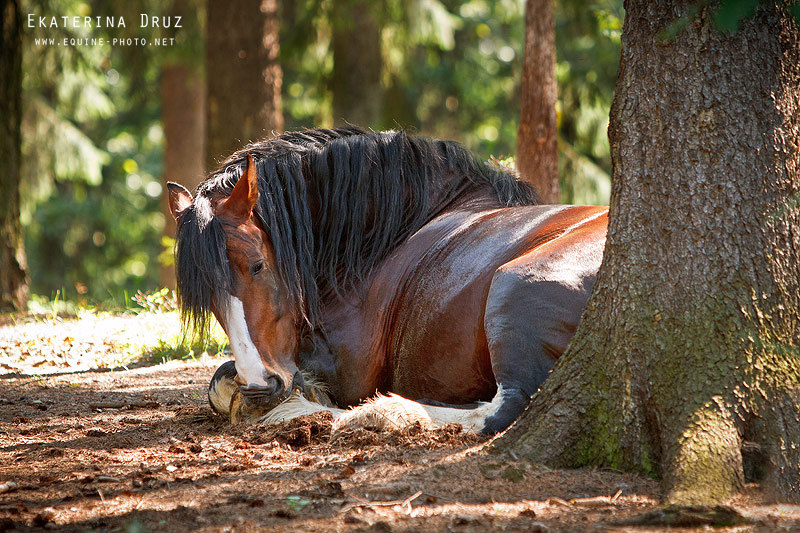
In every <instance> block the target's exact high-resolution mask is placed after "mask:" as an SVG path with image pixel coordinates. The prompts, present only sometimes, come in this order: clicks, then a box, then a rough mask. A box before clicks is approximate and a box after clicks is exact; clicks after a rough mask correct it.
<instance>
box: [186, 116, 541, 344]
mask: <svg viewBox="0 0 800 533" xmlns="http://www.w3.org/2000/svg"><path fill="white" fill-rule="evenodd" d="M247 154H251V155H252V156H253V158H254V160H255V162H256V170H257V175H258V191H259V196H258V203H257V207H256V216H257V218H258V220H259V222H260V223H261V225H262V227H263V228H264V230H265V231H266V232H267V235H268V236H269V238H270V240H271V241H272V245H273V248H274V250H275V258H276V262H277V265H278V269H279V273H280V276H281V278H282V280H283V282H284V283H285V285H286V287H287V288H288V289H289V293H290V298H291V300H292V303H293V305H295V306H296V307H297V309H298V310H299V311H300V313H301V315H302V317H303V320H304V321H305V323H306V325H307V326H308V327H310V328H311V329H312V330H314V329H316V328H318V327H319V320H320V305H321V302H322V301H324V300H325V299H326V298H329V297H331V296H332V295H334V294H341V293H343V292H344V291H347V290H349V289H351V288H352V287H353V286H354V285H355V284H357V283H358V282H359V281H360V280H362V279H363V278H364V277H365V276H366V275H367V274H368V273H369V272H370V271H371V270H372V269H373V268H374V267H375V266H377V265H378V264H379V263H380V262H381V261H383V260H384V259H385V258H386V257H387V256H388V255H389V253H390V252H391V251H392V250H393V249H394V248H395V247H397V246H398V245H399V244H400V243H402V242H403V241H404V240H405V239H407V238H408V237H409V236H410V235H411V234H413V233H414V232H415V231H417V230H418V229H420V228H421V227H422V226H423V225H425V224H426V223H427V222H429V221H430V220H432V219H433V218H434V217H435V216H436V215H437V214H439V213H441V212H442V211H443V210H444V209H446V208H447V206H449V205H451V204H452V203H453V202H454V201H456V200H458V199H459V198H461V197H463V196H464V195H465V194H468V193H470V192H472V191H475V190H477V189H479V188H490V191H489V192H490V193H491V192H492V191H493V193H494V195H495V196H496V198H497V201H498V204H499V205H500V206H516V205H531V204H535V203H538V202H539V199H538V197H537V195H536V193H535V192H534V190H533V189H532V188H531V187H529V186H528V185H527V184H525V183H524V182H521V181H519V180H518V179H517V178H516V177H515V176H514V175H513V174H511V173H509V172H508V171H505V170H501V169H500V168H497V167H494V166H491V165H487V164H485V163H483V162H480V161H478V160H477V158H476V157H475V156H474V155H473V154H472V153H470V152H469V151H467V150H466V149H464V148H463V147H462V146H460V145H459V144H457V143H454V142H450V141H441V140H434V139H428V138H424V137H418V136H413V135H408V134H406V133H405V132H404V131H398V132H382V133H371V132H369V133H368V132H365V131H363V130H361V129H358V128H355V127H347V128H340V129H315V130H307V131H302V132H291V133H285V134H282V135H279V136H277V137H274V138H272V139H269V140H265V141H260V142H256V143H253V144H250V145H248V146H247V147H245V148H243V149H242V150H239V151H238V152H236V153H234V154H233V155H231V156H230V157H229V158H228V159H227V160H226V161H225V162H224V163H223V164H222V166H221V167H220V168H219V170H216V171H215V172H212V173H211V174H210V176H209V177H208V179H207V180H206V181H204V182H203V183H202V184H201V185H200V186H199V187H198V189H197V193H196V196H195V199H194V202H193V205H192V207H191V208H189V209H187V210H186V211H185V212H184V214H183V215H181V217H180V219H179V221H178V234H177V246H176V263H175V264H176V274H177V286H178V294H179V297H180V304H181V312H182V315H183V317H184V321H185V324H186V325H187V326H189V327H190V328H191V329H194V330H195V331H198V332H202V331H204V330H205V328H206V325H207V324H208V319H209V316H210V312H211V308H212V305H217V306H220V307H221V306H223V305H224V301H223V299H219V300H216V301H215V300H214V298H215V295H216V296H221V295H224V294H225V293H226V292H228V291H229V288H230V283H231V277H230V271H229V269H228V263H227V259H226V253H225V250H226V241H225V231H224V228H223V226H222V222H221V221H220V220H219V219H217V218H216V217H214V214H213V210H212V200H213V199H219V198H223V197H227V196H229V195H230V193H231V191H232V190H233V187H234V185H235V184H236V182H237V181H238V179H239V177H240V176H241V175H242V173H243V171H244V168H245V166H246V162H247Z"/></svg>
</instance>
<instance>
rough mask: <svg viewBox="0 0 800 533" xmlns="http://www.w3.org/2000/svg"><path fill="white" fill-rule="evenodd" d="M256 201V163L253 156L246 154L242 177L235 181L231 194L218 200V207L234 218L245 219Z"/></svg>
mask: <svg viewBox="0 0 800 533" xmlns="http://www.w3.org/2000/svg"><path fill="white" fill-rule="evenodd" d="M256 201H258V175H257V173H256V163H255V161H253V156H252V155H250V154H247V166H246V167H245V169H244V172H243V173H242V177H241V178H239V181H237V182H236V185H235V186H234V187H233V192H231V195H230V196H229V197H228V198H226V199H225V200H223V201H222V202H220V208H219V209H220V210H222V211H224V212H225V213H226V214H227V215H228V216H229V217H231V218H233V219H234V220H245V219H248V218H250V213H252V212H253V209H255V207H256Z"/></svg>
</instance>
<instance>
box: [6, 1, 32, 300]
mask: <svg viewBox="0 0 800 533" xmlns="http://www.w3.org/2000/svg"><path fill="white" fill-rule="evenodd" d="M21 28H22V20H21V16H20V12H19V5H18V3H17V1H16V0H2V1H0V32H2V33H0V310H8V309H15V308H16V309H25V304H26V302H27V300H28V276H27V273H26V267H25V248H24V246H23V243H22V226H21V225H20V221H19V184H20V182H19V180H20V172H19V166H20V159H21V152H20V150H21V146H22V144H21V143H22V137H21V134H20V121H21V119H22V36H21V33H20V31H21Z"/></svg>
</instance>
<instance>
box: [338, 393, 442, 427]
mask: <svg viewBox="0 0 800 533" xmlns="http://www.w3.org/2000/svg"><path fill="white" fill-rule="evenodd" d="M416 422H419V423H420V425H422V427H424V428H431V427H434V423H433V422H432V420H431V417H430V416H428V413H426V412H425V406H424V405H422V404H420V403H417V402H415V401H412V400H408V399H406V398H403V397H402V396H398V395H397V394H391V393H390V394H389V395H388V396H383V395H381V394H379V395H378V396H376V397H375V398H373V399H371V400H367V401H366V402H364V403H363V404H361V405H359V406H358V407H354V408H353V409H350V410H348V411H345V412H343V413H342V414H341V415H339V416H337V417H336V420H334V421H333V431H334V432H336V431H339V430H342V429H345V428H355V427H364V426H368V427H374V428H377V429H382V430H386V429H388V430H392V429H402V428H404V427H407V426H410V425H412V424H414V423H416Z"/></svg>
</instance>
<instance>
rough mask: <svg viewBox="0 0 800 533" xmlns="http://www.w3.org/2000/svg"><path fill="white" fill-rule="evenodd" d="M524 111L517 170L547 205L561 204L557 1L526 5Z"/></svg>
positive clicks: (531, 1)
mask: <svg viewBox="0 0 800 533" xmlns="http://www.w3.org/2000/svg"><path fill="white" fill-rule="evenodd" d="M521 98H522V102H521V104H522V107H521V111H520V118H519V130H518V131H517V169H518V170H519V173H520V176H521V177H522V179H524V180H525V181H527V182H528V183H530V184H532V185H533V186H534V187H536V190H537V191H539V195H540V196H541V197H542V200H544V201H545V202H546V203H549V204H557V203H559V201H560V200H561V189H560V187H559V184H558V143H557V141H556V139H557V131H556V98H557V88H556V28H555V22H554V19H553V0H528V1H527V3H526V4H525V57H524V63H523V66H522V91H521Z"/></svg>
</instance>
